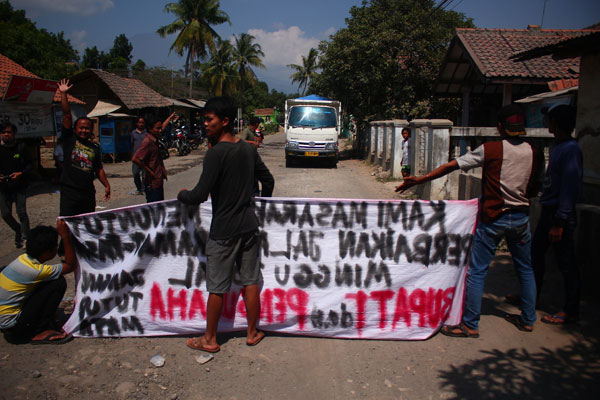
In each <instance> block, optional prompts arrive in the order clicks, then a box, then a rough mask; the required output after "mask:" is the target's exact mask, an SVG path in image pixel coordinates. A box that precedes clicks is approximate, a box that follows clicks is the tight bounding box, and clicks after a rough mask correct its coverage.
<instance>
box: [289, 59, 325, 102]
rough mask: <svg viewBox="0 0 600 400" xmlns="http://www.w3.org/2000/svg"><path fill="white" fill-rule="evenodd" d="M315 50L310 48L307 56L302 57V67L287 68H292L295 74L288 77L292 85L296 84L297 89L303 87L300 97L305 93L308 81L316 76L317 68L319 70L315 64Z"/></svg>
mask: <svg viewBox="0 0 600 400" xmlns="http://www.w3.org/2000/svg"><path fill="white" fill-rule="evenodd" d="M317 55H318V54H317V49H315V48H311V49H310V51H309V52H308V56H307V57H305V56H302V65H298V64H288V65H287V66H288V67H289V68H292V69H293V70H295V71H296V72H294V73H293V74H292V75H290V79H291V80H292V83H295V82H298V89H300V87H302V86H304V89H302V95H303V96H304V93H305V92H306V88H307V87H308V84H309V82H310V81H312V80H313V79H314V78H315V77H316V76H317V68H319V65H318V62H317Z"/></svg>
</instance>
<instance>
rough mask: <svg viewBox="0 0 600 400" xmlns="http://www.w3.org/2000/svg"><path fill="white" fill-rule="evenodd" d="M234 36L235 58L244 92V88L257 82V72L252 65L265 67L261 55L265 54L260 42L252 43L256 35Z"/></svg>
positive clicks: (241, 87) (243, 34)
mask: <svg viewBox="0 0 600 400" xmlns="http://www.w3.org/2000/svg"><path fill="white" fill-rule="evenodd" d="M233 38H234V42H235V45H234V58H235V68H236V70H237V73H238V75H239V77H240V89H241V92H242V93H243V92H244V88H245V87H248V86H254V84H255V83H256V80H257V78H256V74H255V73H254V71H253V70H252V67H257V68H265V65H264V64H263V62H262V60H261V57H264V56H265V53H263V51H262V48H261V47H260V44H258V43H252V41H253V40H254V39H256V38H255V37H254V36H252V35H250V34H248V33H242V34H240V37H237V36H236V35H233Z"/></svg>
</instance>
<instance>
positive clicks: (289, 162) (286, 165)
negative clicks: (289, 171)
mask: <svg viewBox="0 0 600 400" xmlns="http://www.w3.org/2000/svg"><path fill="white" fill-rule="evenodd" d="M292 163H293V161H292V159H291V158H290V157H286V158H285V167H286V168H291V167H292Z"/></svg>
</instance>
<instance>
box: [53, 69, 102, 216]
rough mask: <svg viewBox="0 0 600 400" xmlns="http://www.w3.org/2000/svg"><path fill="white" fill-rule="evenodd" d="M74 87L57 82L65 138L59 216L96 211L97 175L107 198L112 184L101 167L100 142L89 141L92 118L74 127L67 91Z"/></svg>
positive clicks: (63, 82)
mask: <svg viewBox="0 0 600 400" xmlns="http://www.w3.org/2000/svg"><path fill="white" fill-rule="evenodd" d="M71 87H72V85H69V81H68V80H66V79H63V80H61V81H60V83H59V85H58V90H59V91H60V104H61V107H62V113H63V121H62V141H63V149H64V165H63V172H62V176H61V178H60V215H61V216H71V215H78V214H85V213H90V212H94V211H95V210H96V189H95V187H94V179H95V177H96V176H97V177H98V179H99V180H100V182H101V183H102V184H103V185H104V187H105V191H104V200H109V199H110V184H109V183H108V179H107V178H106V173H105V172H104V168H102V153H101V152H100V147H99V146H98V144H96V143H94V142H92V141H91V140H90V138H91V135H92V121H91V120H90V119H89V118H79V119H78V120H77V121H76V122H75V128H74V129H73V128H72V124H73V116H72V115H71V107H70V106H69V101H68V99H67V91H68V90H69V89H70V88H71Z"/></svg>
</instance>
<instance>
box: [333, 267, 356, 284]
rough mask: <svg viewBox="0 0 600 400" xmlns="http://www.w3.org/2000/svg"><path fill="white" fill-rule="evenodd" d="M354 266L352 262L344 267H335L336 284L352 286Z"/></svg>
mask: <svg viewBox="0 0 600 400" xmlns="http://www.w3.org/2000/svg"><path fill="white" fill-rule="evenodd" d="M353 280H354V279H353V278H352V266H351V265H350V264H344V266H343V267H342V268H340V267H339V265H338V266H336V267H335V284H336V285H338V286H342V285H343V284H345V285H346V286H348V287H351V286H352V281H353Z"/></svg>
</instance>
